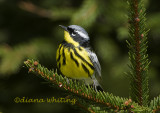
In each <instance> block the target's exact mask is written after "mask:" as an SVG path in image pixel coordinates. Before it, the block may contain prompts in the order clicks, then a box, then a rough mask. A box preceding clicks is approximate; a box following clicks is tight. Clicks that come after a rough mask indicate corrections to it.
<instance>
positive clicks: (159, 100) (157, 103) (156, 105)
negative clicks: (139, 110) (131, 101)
mask: <svg viewBox="0 0 160 113" xmlns="http://www.w3.org/2000/svg"><path fill="white" fill-rule="evenodd" d="M149 107H150V108H151V109H152V112H153V113H157V112H160V95H159V96H158V97H156V98H154V99H153V100H151V102H150V106H149Z"/></svg>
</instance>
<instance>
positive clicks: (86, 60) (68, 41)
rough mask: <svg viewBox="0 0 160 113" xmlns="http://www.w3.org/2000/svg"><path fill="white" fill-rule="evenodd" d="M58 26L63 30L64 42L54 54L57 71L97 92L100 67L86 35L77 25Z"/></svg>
mask: <svg viewBox="0 0 160 113" xmlns="http://www.w3.org/2000/svg"><path fill="white" fill-rule="evenodd" d="M59 26H60V27H62V28H63V29H64V40H63V42H62V43H61V44H60V45H59V48H58V50H57V54H56V61H57V67H58V69H59V70H60V71H61V73H62V75H64V76H67V77H69V78H72V79H78V80H79V79H82V80H84V81H85V83H86V84H93V86H94V87H93V88H95V90H96V91H97V87H98V86H100V84H99V82H98V80H100V78H101V66H100V63H99V61H98V58H97V56H96V54H95V53H94V52H93V51H92V50H91V47H90V38H89V36H88V33H87V32H86V31H85V30H84V29H83V28H82V27H80V26H78V25H70V26H68V27H65V26H62V25H59ZM97 78H98V80H97ZM100 89H102V88H101V86H100Z"/></svg>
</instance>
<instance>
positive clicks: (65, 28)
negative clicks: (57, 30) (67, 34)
mask: <svg viewBox="0 0 160 113" xmlns="http://www.w3.org/2000/svg"><path fill="white" fill-rule="evenodd" d="M59 26H60V27H61V28H63V29H64V30H65V31H68V30H67V27H66V26H63V25H59Z"/></svg>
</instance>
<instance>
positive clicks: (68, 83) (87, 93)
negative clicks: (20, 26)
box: [24, 60, 139, 111]
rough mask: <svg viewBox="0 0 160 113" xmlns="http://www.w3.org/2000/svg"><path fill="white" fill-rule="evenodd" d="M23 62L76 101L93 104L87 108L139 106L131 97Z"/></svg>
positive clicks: (128, 107)
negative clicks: (104, 90)
mask: <svg viewBox="0 0 160 113" xmlns="http://www.w3.org/2000/svg"><path fill="white" fill-rule="evenodd" d="M24 64H25V65H26V66H27V67H28V68H29V72H34V73H36V74H38V76H40V77H42V78H43V79H45V80H46V81H48V82H49V83H51V84H53V85H54V86H56V87H58V88H59V89H62V90H65V91H66V92H68V93H70V94H71V96H72V97H73V98H76V99H77V101H78V102H81V101H82V100H83V101H84V100H85V101H86V104H88V105H94V107H91V106H90V107H89V108H88V109H91V108H95V109H96V107H100V108H99V109H98V110H102V109H101V108H103V110H106V109H109V110H115V111H121V110H123V111H134V110H136V108H138V107H139V106H138V104H136V103H135V102H132V100H131V99H126V98H120V97H116V96H113V95H112V94H109V93H107V92H101V91H99V92H96V91H95V90H94V89H93V88H92V87H90V86H88V87H87V86H85V84H80V83H79V82H77V81H74V80H72V79H68V78H67V77H63V76H61V75H58V74H57V72H55V71H51V70H48V69H47V68H45V67H43V66H41V65H40V64H39V63H38V62H37V61H34V60H27V61H25V62H24ZM87 102H88V103H87ZM88 105H85V106H88Z"/></svg>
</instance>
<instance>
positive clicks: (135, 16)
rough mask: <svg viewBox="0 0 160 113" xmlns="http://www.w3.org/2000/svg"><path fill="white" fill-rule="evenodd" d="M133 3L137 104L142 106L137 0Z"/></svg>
mask: <svg viewBox="0 0 160 113" xmlns="http://www.w3.org/2000/svg"><path fill="white" fill-rule="evenodd" d="M133 1H134V2H133V5H134V12H135V13H134V19H135V21H134V27H135V32H134V34H135V38H136V47H135V48H136V76H137V80H138V81H136V84H137V87H138V91H139V92H138V100H139V102H138V103H139V105H140V106H142V101H143V100H142V78H141V63H140V58H141V55H140V37H139V36H140V33H139V30H140V29H139V22H140V19H139V12H138V0H133Z"/></svg>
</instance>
